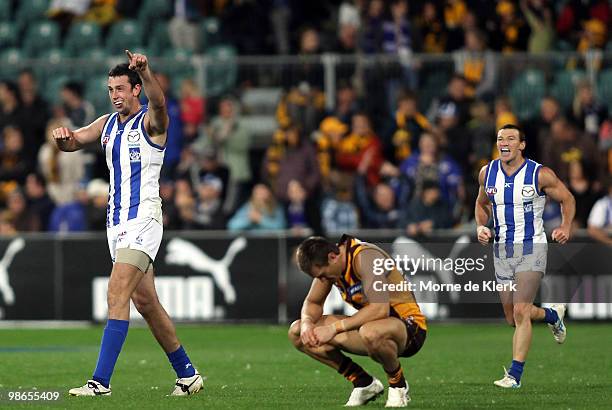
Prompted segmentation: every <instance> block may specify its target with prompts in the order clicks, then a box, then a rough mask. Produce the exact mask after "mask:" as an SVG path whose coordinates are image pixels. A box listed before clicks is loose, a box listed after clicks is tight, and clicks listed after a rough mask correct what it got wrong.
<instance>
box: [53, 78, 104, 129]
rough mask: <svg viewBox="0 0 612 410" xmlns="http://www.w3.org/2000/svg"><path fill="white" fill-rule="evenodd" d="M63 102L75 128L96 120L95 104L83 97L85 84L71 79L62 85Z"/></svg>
mask: <svg viewBox="0 0 612 410" xmlns="http://www.w3.org/2000/svg"><path fill="white" fill-rule="evenodd" d="M61 96H62V103H63V107H64V112H65V113H66V116H67V117H68V118H69V119H70V122H71V123H72V127H73V128H81V127H84V126H86V125H89V124H91V123H92V122H93V120H95V115H96V112H95V109H94V106H93V105H92V104H91V103H90V102H89V101H86V100H84V99H83V85H82V84H80V83H77V82H75V81H69V82H67V83H66V84H64V86H63V87H62V91H61Z"/></svg>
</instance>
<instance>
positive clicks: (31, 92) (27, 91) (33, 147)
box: [17, 69, 50, 161]
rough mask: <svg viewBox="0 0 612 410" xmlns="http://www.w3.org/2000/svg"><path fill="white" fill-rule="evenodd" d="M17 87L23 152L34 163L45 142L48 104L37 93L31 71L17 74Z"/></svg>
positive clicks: (48, 114) (48, 115) (48, 111)
mask: <svg viewBox="0 0 612 410" xmlns="http://www.w3.org/2000/svg"><path fill="white" fill-rule="evenodd" d="M17 85H18V86H19V96H20V99H21V109H20V111H21V115H22V116H23V117H22V118H23V122H22V123H21V124H19V125H20V127H21V130H22V131H23V140H24V143H25V147H26V150H25V152H26V153H27V155H28V156H29V158H30V159H31V160H32V161H34V159H35V158H36V154H37V153H38V150H39V149H40V146H41V145H42V144H43V143H44V142H45V139H44V137H45V129H46V127H47V121H49V118H50V110H49V104H47V102H46V101H45V100H44V99H43V98H42V97H41V96H40V94H39V93H38V84H37V82H36V78H35V77H34V73H33V72H32V71H31V70H29V69H25V70H22V71H21V72H20V73H19V77H18V79H17Z"/></svg>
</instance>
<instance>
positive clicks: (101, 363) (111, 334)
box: [93, 319, 130, 387]
mask: <svg viewBox="0 0 612 410" xmlns="http://www.w3.org/2000/svg"><path fill="white" fill-rule="evenodd" d="M129 325H130V322H129V321H128V320H115V319H108V322H107V323H106V327H105V328H104V333H103V334H102V343H101V344H100V355H99V356H98V364H97V365H96V370H95V371H94V374H93V379H94V380H95V381H97V382H98V383H101V384H102V385H103V386H104V387H108V386H110V379H111V376H112V375H113V369H114V368H115V363H117V358H118V357H119V353H121V347H122V346H123V342H125V338H126V337H127V332H128V326H129Z"/></svg>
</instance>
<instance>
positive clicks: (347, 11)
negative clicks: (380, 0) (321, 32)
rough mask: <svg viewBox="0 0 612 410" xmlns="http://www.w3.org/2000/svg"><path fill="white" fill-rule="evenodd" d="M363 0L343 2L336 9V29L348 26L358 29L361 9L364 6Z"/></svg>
mask: <svg viewBox="0 0 612 410" xmlns="http://www.w3.org/2000/svg"><path fill="white" fill-rule="evenodd" d="M364 3H365V2H364V1H363V0H344V1H342V4H340V8H339V9H338V27H339V29H342V26H343V25H350V26H353V27H355V29H359V27H360V26H361V9H362V8H363V5H364Z"/></svg>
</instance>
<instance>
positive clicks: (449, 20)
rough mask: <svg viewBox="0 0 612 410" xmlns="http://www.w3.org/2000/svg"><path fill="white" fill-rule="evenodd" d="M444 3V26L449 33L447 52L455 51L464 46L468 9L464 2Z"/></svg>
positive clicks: (459, 0)
mask: <svg viewBox="0 0 612 410" xmlns="http://www.w3.org/2000/svg"><path fill="white" fill-rule="evenodd" d="M444 3H445V4H444V25H445V26H446V31H447V33H448V42H447V44H446V51H455V50H457V49H459V48H461V47H462V46H463V25H464V21H465V20H466V19H467V18H468V8H467V6H466V4H465V1H463V0H446V1H445V2H444ZM470 17H474V16H473V15H471V16H470Z"/></svg>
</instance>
